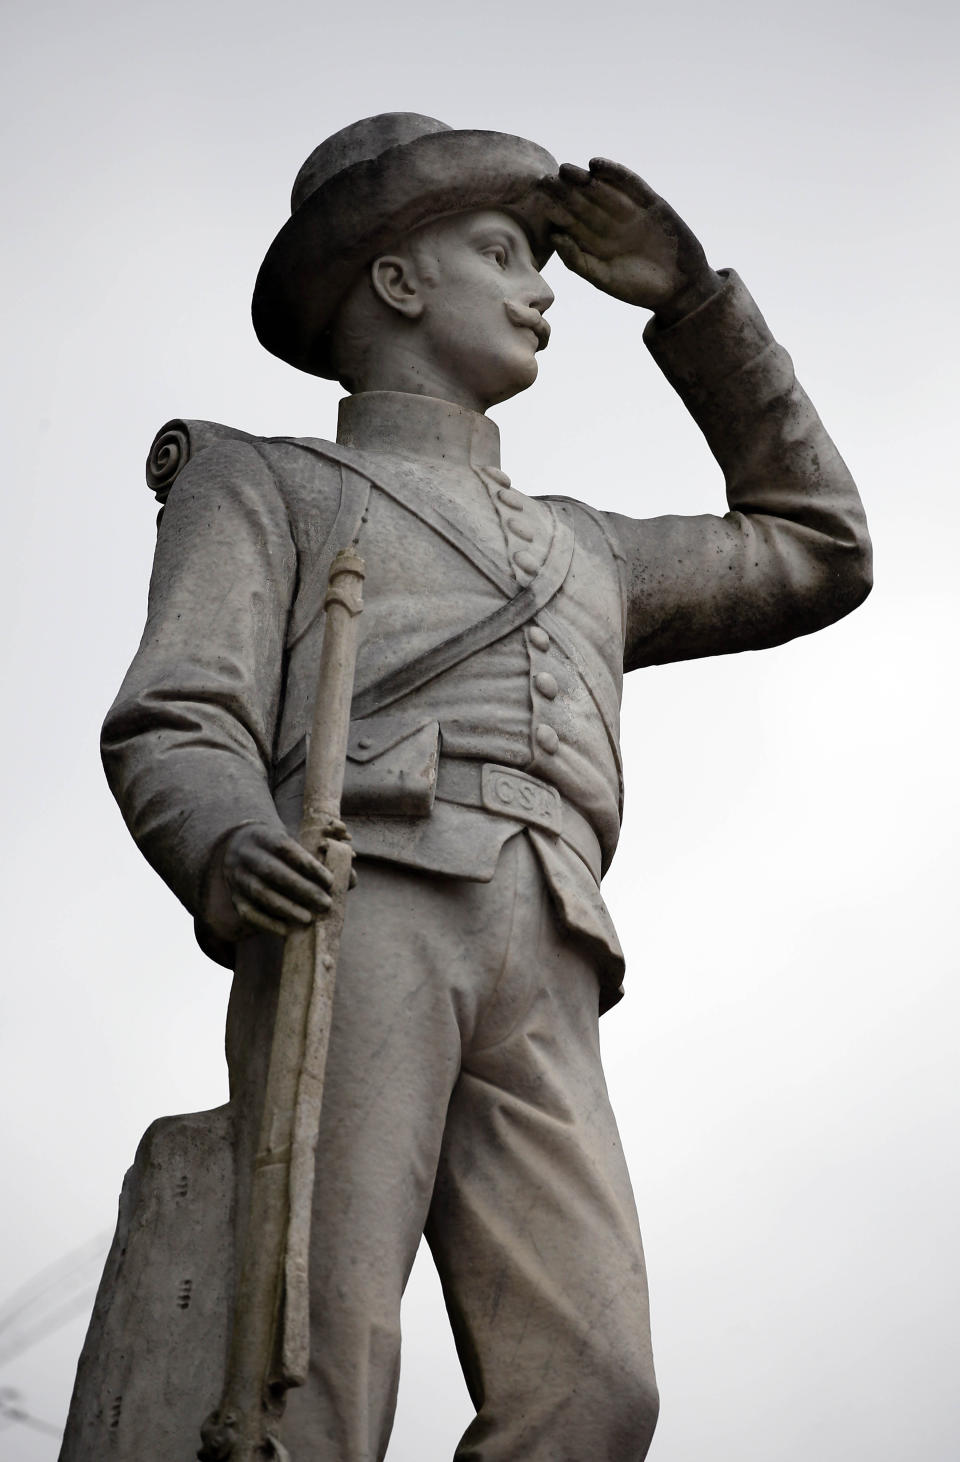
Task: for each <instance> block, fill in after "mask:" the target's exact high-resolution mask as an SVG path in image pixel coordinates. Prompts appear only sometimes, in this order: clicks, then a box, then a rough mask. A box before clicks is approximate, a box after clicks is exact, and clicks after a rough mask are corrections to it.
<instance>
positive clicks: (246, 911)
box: [233, 894, 287, 937]
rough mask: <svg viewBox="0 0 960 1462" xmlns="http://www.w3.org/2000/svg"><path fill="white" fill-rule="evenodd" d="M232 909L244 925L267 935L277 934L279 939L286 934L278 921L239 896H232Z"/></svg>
mask: <svg viewBox="0 0 960 1462" xmlns="http://www.w3.org/2000/svg"><path fill="white" fill-rule="evenodd" d="M233 907H234V908H235V909H236V911H237V913H238V914H239V915H240V917H241V919H242V920H243V921H244V923H245V924H252V925H253V927H254V928H255V929H265V930H266V931H267V933H268V934H279V935H280V936H281V937H282V936H283V935H285V934H286V932H287V926H286V924H282V923H281V922H280V920H279V919H272V918H271V917H270V915H269V914H265V913H263V912H262V910H260V909H258V908H257V907H256V905H255V904H251V903H250V902H249V901H248V900H247V899H245V898H243V897H242V895H240V894H234V896H233Z"/></svg>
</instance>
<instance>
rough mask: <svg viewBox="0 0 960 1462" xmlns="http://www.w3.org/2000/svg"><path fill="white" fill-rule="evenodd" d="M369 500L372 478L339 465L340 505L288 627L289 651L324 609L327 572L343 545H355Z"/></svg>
mask: <svg viewBox="0 0 960 1462" xmlns="http://www.w3.org/2000/svg"><path fill="white" fill-rule="evenodd" d="M369 502H370V479H369V478H367V477H363V476H361V474H360V473H359V472H354V471H353V469H352V468H351V467H347V466H345V465H344V464H343V463H341V464H340V505H339V507H338V508H337V516H336V517H335V518H334V520H333V524H332V526H331V528H330V532H329V533H328V534H327V541H326V543H325V544H324V545H323V554H322V558H321V564H320V568H319V571H318V572H317V574H316V575H315V576H314V580H313V583H312V584H310V585H308V586H307V589H306V592H305V593H303V594H302V595H299V596H298V598H297V601H296V604H295V605H294V609H293V613H292V614H291V616H290V623H289V625H288V626H287V650H288V651H289V650H292V649H293V647H294V645H295V644H297V643H298V641H300V640H302V639H303V637H304V635H305V634H306V633H307V630H308V629H309V628H310V626H311V625H312V624H314V623H315V621H316V620H317V618H318V616H319V615H320V613H321V611H322V610H323V604H324V600H325V599H326V595H327V574H328V573H329V571H330V564H332V563H333V560H334V556H335V555H336V553H337V551H338V550H339V549H341V548H346V547H347V546H348V545H350V544H355V543H356V541H357V538H358V536H359V534H360V525H361V524H362V522H363V520H364V517H365V515H366V512H367V506H368V504H369Z"/></svg>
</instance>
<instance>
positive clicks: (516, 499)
mask: <svg viewBox="0 0 960 1462" xmlns="http://www.w3.org/2000/svg"><path fill="white" fill-rule="evenodd" d="M497 497H498V498H499V499H500V501H501V502H502V503H503V506H504V507H505V508H511V509H512V510H513V511H514V512H515V513H522V512H523V498H522V497H521V496H520V494H519V493H518V492H515V491H514V489H513V488H512V487H501V489H500V491H499V492H498V493H497Z"/></svg>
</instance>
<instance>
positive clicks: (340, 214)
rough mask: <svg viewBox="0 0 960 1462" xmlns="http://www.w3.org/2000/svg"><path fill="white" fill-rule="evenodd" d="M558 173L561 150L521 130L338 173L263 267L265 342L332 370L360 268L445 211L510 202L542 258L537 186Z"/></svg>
mask: <svg viewBox="0 0 960 1462" xmlns="http://www.w3.org/2000/svg"><path fill="white" fill-rule="evenodd" d="M556 171H557V163H556V160H555V158H553V157H552V156H551V154H550V153H549V152H547V151H546V150H545V148H542V147H538V146H537V144H536V143H534V142H528V141H526V140H525V139H524V138H522V137H511V136H509V135H508V134H506V133H503V132H458V131H455V130H452V129H450V130H445V131H443V132H434V133H429V134H427V135H425V136H422V137H417V138H415V139H414V140H413V141H412V142H407V143H402V144H400V145H399V146H396V147H391V148H389V149H387V151H385V152H383V153H381V154H380V156H379V157H376V158H373V159H371V160H370V161H367V162H360V163H356V164H355V165H354V166H353V167H350V168H346V169H344V171H342V172H340V173H337V174H336V175H335V176H334V177H332V178H330V179H329V180H328V181H327V182H325V183H323V184H322V185H321V186H320V187H319V188H318V189H317V190H316V192H314V193H311V195H310V196H309V197H308V198H307V199H306V200H305V202H304V203H302V204H301V206H300V207H299V208H298V209H297V210H296V211H295V212H294V213H293V214H292V216H291V217H290V218H289V219H288V221H287V222H286V223H285V224H284V226H283V228H282V229H281V230H280V232H279V233H278V234H277V237H276V238H275V239H274V241H273V243H272V244H271V245H270V248H269V250H268V251H267V256H266V258H265V259H264V261H263V264H262V265H261V266H260V273H259V274H258V276H257V283H256V286H255V288H254V292H253V326H254V329H255V330H256V332H257V337H258V339H259V340H260V343H261V344H262V345H263V346H265V347H266V349H267V350H269V351H270V352H271V353H272V354H273V355H277V356H279V357H280V359H281V360H285V361H287V362H289V364H290V365H292V366H296V367H297V369H298V370H302V371H308V372H309V373H310V374H311V375H315V376H326V377H330V378H333V377H334V376H335V375H336V372H335V371H334V369H333V367H332V366H331V364H330V356H329V340H328V338H327V331H328V329H329V327H330V324H331V323H332V321H333V317H334V315H335V314H336V311H337V308H338V307H339V305H340V302H341V300H342V299H343V297H344V295H345V294H346V292H347V290H348V289H349V288H350V286H351V284H352V283H353V281H354V280H355V279H356V278H357V275H358V274H359V273H360V271H361V270H362V269H363V267H364V265H365V264H369V263H370V261H371V260H373V259H375V258H376V257H377V255H378V254H380V253H382V252H383V251H384V250H385V249H388V248H389V247H391V245H395V244H396V243H397V242H398V241H399V240H400V239H401V238H403V237H404V236H405V235H406V234H408V233H409V232H410V231H411V230H412V229H415V228H419V227H420V226H421V225H422V224H424V223H427V222H429V221H430V220H431V219H433V218H439V217H443V216H444V215H447V214H451V213H462V212H466V211H468V210H471V209H475V208H502V209H504V211H505V212H508V213H510V214H512V215H513V216H514V217H516V218H517V219H518V221H519V222H520V223H521V224H522V226H523V228H524V229H525V231H526V233H527V236H528V238H529V240H530V246H531V249H532V250H533V255H534V258H535V259H536V261H537V264H538V266H542V265H543V264H544V263H545V262H546V260H547V259H549V257H550V255H551V253H552V252H553V244H552V242H551V239H550V224H549V221H548V220H547V218H546V215H545V211H544V202H545V200H543V199H542V197H541V195H540V191H539V189H538V188H537V187H536V184H537V183H538V182H539V180H540V179H541V178H542V177H544V176H546V175H552V174H555V173H556Z"/></svg>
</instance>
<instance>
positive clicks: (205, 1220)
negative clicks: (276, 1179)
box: [60, 1107, 234, 1462]
mask: <svg viewBox="0 0 960 1462" xmlns="http://www.w3.org/2000/svg"><path fill="white" fill-rule="evenodd" d="M233 1203H234V1171H233V1121H232V1118H231V1114H230V1111H229V1108H227V1107H220V1108H218V1109H216V1110H215V1111H211V1112H195V1113H192V1114H191V1115H189V1116H182V1117H162V1118H160V1120H159V1121H157V1122H154V1123H153V1124H152V1125H151V1126H150V1127H149V1128H148V1129H147V1131H146V1133H145V1134H144V1137H143V1140H142V1141H141V1143H140V1146H139V1148H138V1149H137V1155H136V1158H135V1159H134V1163H133V1166H132V1167H131V1169H130V1171H129V1172H128V1173H127V1176H126V1178H125V1180H124V1184H123V1191H122V1193H121V1195H120V1212H119V1217H118V1220H117V1231H116V1234H115V1236H114V1240H113V1244H112V1247H111V1249H110V1254H109V1257H108V1259H107V1263H106V1267H105V1269H104V1272H103V1278H102V1280H101V1282H100V1289H99V1292H98V1294H97V1300H96V1304H95V1306H94V1311H93V1318H92V1320H91V1322H90V1329H89V1331H88V1333H87V1338H86V1342H85V1344H84V1347H83V1351H82V1353H81V1356H80V1363H79V1366H78V1368H77V1381H76V1387H75V1390H74V1399H73V1403H72V1405H71V1408H70V1416H69V1421H68V1425H67V1430H66V1435H65V1437H64V1441H63V1450H62V1452H61V1454H60V1455H61V1459H62V1462H105V1459H107V1458H111V1459H116V1462H154V1459H156V1462H181V1459H182V1462H189V1459H192V1458H193V1457H194V1456H195V1454H196V1450H197V1440H198V1436H199V1424H200V1422H201V1420H202V1419H203V1417H204V1416H206V1415H207V1413H208V1412H209V1411H210V1410H211V1409H212V1408H213V1406H214V1404H215V1403H216V1401H217V1399H218V1397H219V1393H220V1386H221V1384H222V1377H223V1367H224V1360H225V1355H226V1339H227V1322H228V1317H229V1312H230V1300H231V1296H232V1286H233Z"/></svg>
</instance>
